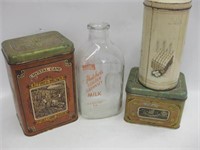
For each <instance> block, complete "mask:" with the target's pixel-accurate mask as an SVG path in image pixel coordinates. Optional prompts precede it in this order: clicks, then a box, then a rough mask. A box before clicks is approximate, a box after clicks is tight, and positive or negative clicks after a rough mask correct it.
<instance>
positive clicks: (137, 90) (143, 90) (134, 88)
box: [126, 67, 187, 101]
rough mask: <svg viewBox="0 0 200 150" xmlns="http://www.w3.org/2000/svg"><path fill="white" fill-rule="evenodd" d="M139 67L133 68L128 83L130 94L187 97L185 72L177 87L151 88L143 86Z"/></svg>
mask: <svg viewBox="0 0 200 150" xmlns="http://www.w3.org/2000/svg"><path fill="white" fill-rule="evenodd" d="M138 73H139V68H138V67H135V68H132V69H131V71H130V74H129V78H128V81H127V84H126V92H127V93H129V94H136V95H143V96H152V97H157V98H163V99H170V100H183V101H185V100H186V99H187V87H186V82H185V77H184V74H183V73H180V76H179V80H178V84H177V86H176V88H174V89H172V90H167V91H156V90H151V89H149V88H147V87H145V86H143V85H142V84H141V83H140V82H139V80H138Z"/></svg>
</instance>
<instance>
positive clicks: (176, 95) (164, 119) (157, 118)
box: [124, 67, 187, 128]
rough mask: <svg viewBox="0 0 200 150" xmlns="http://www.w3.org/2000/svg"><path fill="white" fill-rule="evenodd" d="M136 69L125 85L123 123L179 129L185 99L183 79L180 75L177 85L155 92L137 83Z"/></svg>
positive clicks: (185, 92) (185, 90)
mask: <svg viewBox="0 0 200 150" xmlns="http://www.w3.org/2000/svg"><path fill="white" fill-rule="evenodd" d="M138 70H139V69H138V68H136V67H135V68H132V69H131V71H130V75H129V78H128V81H127V85H126V93H127V98H126V109H125V117H124V119H125V121H127V122H130V123H138V124H147V125H155V126H162V127H168V128H179V126H180V121H181V117H182V112H183V108H184V104H185V100H186V99H187V88H186V82H185V77H184V74H183V73H180V76H179V80H178V85H177V86H176V88H174V89H172V90H169V91H155V90H151V89H148V88H146V87H144V86H143V85H142V84H141V83H140V82H139V81H138Z"/></svg>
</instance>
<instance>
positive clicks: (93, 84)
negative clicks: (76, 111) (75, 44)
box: [78, 23, 124, 119]
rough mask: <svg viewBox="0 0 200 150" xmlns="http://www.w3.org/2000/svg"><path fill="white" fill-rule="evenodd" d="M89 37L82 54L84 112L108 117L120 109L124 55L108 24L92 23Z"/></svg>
mask: <svg viewBox="0 0 200 150" xmlns="http://www.w3.org/2000/svg"><path fill="white" fill-rule="evenodd" d="M87 27H88V30H89V38H88V41H87V43H86V44H85V45H84V46H83V47H81V48H80V50H79V55H78V83H79V85H78V93H79V95H78V96H79V108H80V112H81V115H82V116H83V117H85V118H89V119H97V118H105V117H110V116H113V115H116V114H118V113H119V112H120V109H121V104H122V90H123V76H124V58H123V54H122V53H121V51H120V50H119V49H118V48H117V47H116V46H114V45H113V44H112V42H111V41H110V39H109V33H108V30H109V28H110V25H109V24H107V23H99V24H97V23H90V24H88V26H87Z"/></svg>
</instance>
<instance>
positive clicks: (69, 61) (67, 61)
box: [65, 59, 72, 67]
mask: <svg viewBox="0 0 200 150" xmlns="http://www.w3.org/2000/svg"><path fill="white" fill-rule="evenodd" d="M65 66H69V67H70V66H72V62H71V60H69V59H66V60H65Z"/></svg>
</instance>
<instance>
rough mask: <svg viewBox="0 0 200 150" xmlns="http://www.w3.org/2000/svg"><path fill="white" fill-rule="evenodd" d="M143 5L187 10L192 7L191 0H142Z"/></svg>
mask: <svg viewBox="0 0 200 150" xmlns="http://www.w3.org/2000/svg"><path fill="white" fill-rule="evenodd" d="M144 5H145V6H147V7H152V8H157V9H166V10H187V9H190V8H191V7H192V1H191V0H183V1H177V0H168V1H167V0H144Z"/></svg>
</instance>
